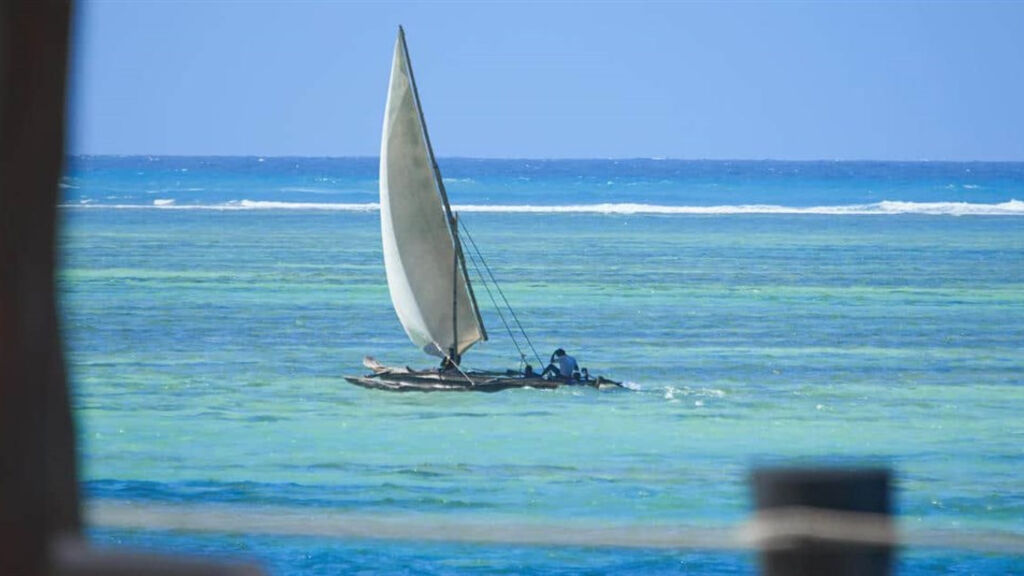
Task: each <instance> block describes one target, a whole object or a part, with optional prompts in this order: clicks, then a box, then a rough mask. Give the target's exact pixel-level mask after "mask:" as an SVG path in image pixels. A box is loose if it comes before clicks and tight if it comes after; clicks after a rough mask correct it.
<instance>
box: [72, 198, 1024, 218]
mask: <svg viewBox="0 0 1024 576" xmlns="http://www.w3.org/2000/svg"><path fill="white" fill-rule="evenodd" d="M60 207H61V208H66V209H76V208H77V209H92V210H97V209H108V210H111V209H113V210H118V209H119V210H209V211H250V210H252V211H256V210H260V211H278V210H297V211H335V212H376V211H378V210H380V205H379V204H377V203H373V202H367V203H362V204H351V203H347V204H341V203H321V202H281V201H269V200H232V201H229V202H223V203H220V204H177V203H175V201H174V200H173V199H169V198H158V199H156V200H154V201H153V203H152V204H96V203H93V202H86V203H79V204H68V203H65V204H61V205H60ZM452 209H453V210H455V211H456V212H476V213H492V214H607V215H631V214H638V215H642V214H650V215H698V216H733V215H780V214H781V215H821V216H891V215H904V214H918V215H925V216H1024V202H1022V201H1020V200H1009V201H1007V202H1002V203H998V204H972V203H968V202H900V201H891V200H885V201H882V202H877V203H874V204H848V205H836V206H782V205H776V204H738V205H718V206H674V205H661V204H640V203H603V204H566V205H552V206H545V205H536V204H508V205H505V204H457V205H453V206H452Z"/></svg>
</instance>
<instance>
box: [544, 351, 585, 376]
mask: <svg viewBox="0 0 1024 576" xmlns="http://www.w3.org/2000/svg"><path fill="white" fill-rule="evenodd" d="M548 374H554V375H555V378H560V379H562V380H570V381H571V380H579V379H580V365H579V364H578V363H577V362H576V359H575V358H573V357H572V356H569V355H568V354H566V353H565V350H562V349H561V348H559V349H558V350H555V352H554V354H552V355H551V361H550V363H549V364H548V366H547V368H545V369H544V371H543V372H541V373H540V377H541V378H543V377H545V376H547V375H548Z"/></svg>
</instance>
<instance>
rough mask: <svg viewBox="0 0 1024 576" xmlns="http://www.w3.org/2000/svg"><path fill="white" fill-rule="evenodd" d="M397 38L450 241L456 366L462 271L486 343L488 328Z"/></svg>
mask: <svg viewBox="0 0 1024 576" xmlns="http://www.w3.org/2000/svg"><path fill="white" fill-rule="evenodd" d="M398 35H399V36H400V37H401V39H402V50H403V51H404V52H405V62H406V65H407V66H408V67H409V84H411V85H412V94H413V98H415V99H416V111H417V112H418V113H419V115H420V126H422V127H423V140H424V141H425V142H426V144H427V154H428V155H429V156H430V164H431V166H432V167H433V169H434V182H435V183H436V184H437V191H438V194H440V196H441V204H442V205H443V206H444V213H445V216H446V218H445V219H446V220H447V222H448V234H449V236H451V239H452V249H453V250H452V251H453V252H454V258H453V260H454V261H453V263H452V346H451V349H450V350H449V352H450V354H449V359H450V360H451V361H452V362H454V363H455V364H458V363H459V360H460V359H459V358H458V356H459V354H458V351H459V325H458V319H459V316H458V306H459V302H458V296H459V284H458V273H459V270H460V269H461V270H462V277H463V280H465V282H466V289H467V290H468V291H469V298H470V300H472V302H473V311H474V312H475V313H476V319H477V322H478V323H479V325H480V332H481V333H482V334H483V339H484V340H487V329H486V328H484V322H483V319H482V318H481V317H480V307H479V306H478V305H477V303H476V295H475V294H474V293H473V285H472V283H471V282H470V281H469V274H467V273H466V259H465V257H464V256H463V255H462V243H461V242H460V241H459V229H458V224H457V223H456V217H455V215H454V214H453V213H452V207H451V204H449V202H448V192H447V191H446V190H445V188H444V180H443V179H442V178H441V169H440V168H438V167H437V158H435V157H434V147H433V146H432V145H431V144H430V133H429V132H428V131H427V120H426V118H424V116H423V107H422V106H420V93H419V89H417V88H416V76H415V75H414V74H413V72H412V59H411V58H410V57H409V47H408V45H406V43H405V29H404V28H402V27H401V26H399V27H398Z"/></svg>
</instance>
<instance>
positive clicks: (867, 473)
mask: <svg viewBox="0 0 1024 576" xmlns="http://www.w3.org/2000/svg"><path fill="white" fill-rule="evenodd" d="M751 483H752V485H753V491H754V497H755V498H756V502H757V504H756V505H757V512H756V515H755V523H756V526H757V529H756V530H755V532H756V536H755V539H756V540H757V541H758V545H759V548H760V549H761V569H762V573H764V574H766V575H769V576H773V575H783V574H786V575H802V574H830V575H842V574H851V575H852V574H857V575H865V576H870V575H885V574H889V573H890V571H891V565H892V549H893V544H894V542H895V541H896V536H895V529H894V527H893V524H892V520H891V515H890V514H891V502H890V493H889V488H890V474H889V471H888V470H885V469H875V468H872V469H841V468H836V469H829V468H789V469H787V468H776V469H763V470H757V471H755V472H754V474H753V477H752V479H751Z"/></svg>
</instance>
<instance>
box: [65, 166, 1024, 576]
mask: <svg viewBox="0 0 1024 576" xmlns="http://www.w3.org/2000/svg"><path fill="white" fill-rule="evenodd" d="M441 168H442V170H443V171H444V173H445V175H446V178H447V179H448V187H449V195H450V196H451V198H452V202H453V203H454V204H455V205H456V206H459V207H461V209H462V214H463V216H462V219H463V222H464V223H465V224H466V225H467V226H468V228H469V230H470V232H471V233H472V235H473V237H474V239H475V240H476V242H477V244H479V245H480V247H481V249H482V250H483V251H484V256H485V257H486V258H487V260H488V263H489V264H490V266H491V268H492V269H494V271H495V273H496V275H497V276H498V279H499V281H501V283H502V287H503V289H504V291H505V294H506V295H507V296H508V298H509V300H510V301H511V302H512V304H513V306H514V307H515V308H516V311H517V313H518V314H519V317H520V319H521V320H522V321H523V323H524V325H525V326H526V328H527V331H528V332H529V335H530V337H531V339H532V341H533V342H534V343H535V344H536V345H537V348H538V350H539V352H540V354H541V355H542V356H545V357H546V356H547V355H548V354H550V351H551V350H552V349H554V348H555V347H563V348H566V349H567V350H568V351H569V352H570V353H572V354H574V355H575V356H576V357H577V358H578V359H579V360H580V362H581V364H582V365H583V366H587V367H588V368H589V369H590V371H591V372H592V373H595V374H606V375H609V376H612V377H615V378H617V379H623V380H627V381H629V382H630V383H631V385H633V387H634V388H637V390H632V391H612V392H596V391H593V390H589V389H587V390H579V389H561V390H556V391H534V390H513V391H506V392H502V393H500V394H494V395H485V394H452V395H435V394H426V395H420V394H411V395H396V394H388V393H383V392H376V391H370V390H364V389H361V388H357V387H353V386H351V385H349V384H347V383H346V382H345V381H344V380H343V379H342V378H341V377H342V375H346V374H359V373H361V372H362V371H363V368H362V366H361V359H362V357H363V356H364V355H367V354H371V355H374V356H376V357H377V358H379V359H381V360H383V361H385V362H387V363H390V364H399V365H404V364H408V365H412V366H420V367H423V366H428V365H432V364H433V359H431V358H427V357H425V356H422V355H420V353H419V352H418V351H417V350H416V349H415V347H414V346H412V345H411V344H410V343H409V342H408V340H407V339H406V337H405V335H404V333H403V332H402V329H401V327H400V326H399V324H398V322H397V320H396V318H395V316H394V312H393V311H392V309H391V307H390V301H389V298H388V294H387V288H386V284H385V279H384V272H383V268H382V265H381V254H380V240H379V220H378V218H379V216H378V214H377V212H376V211H375V210H374V206H373V202H375V200H376V198H375V197H376V188H375V187H376V180H375V176H376V173H375V160H371V159H347V160H346V159H336V160H331V159H274V158H268V159H257V158H245V159H235V158H215V159H209V158H159V159H152V158H144V157H143V158H76V159H73V161H72V162H71V165H70V167H69V171H68V175H67V176H66V177H65V180H64V187H65V206H64V207H63V208H62V210H61V217H62V218H63V221H64V224H65V226H64V229H63V235H62V243H61V256H62V265H61V270H60V276H59V280H60V286H61V290H62V295H63V300H62V309H63V318H64V329H65V333H66V341H67V356H68V363H69V368H70V375H71V380H72V384H73V392H74V411H75V416H76V419H77V423H78V428H79V436H80V438H81V469H82V478H83V490H84V492H85V494H86V500H87V503H90V504H91V505H100V506H102V505H103V504H104V503H105V502H112V501H118V502H128V503H133V504H138V505H140V506H141V505H143V504H169V503H178V504H181V505H189V506H212V507H227V508H223V509H227V510H230V509H231V507H232V506H237V507H241V508H244V509H245V510H248V511H253V510H255V511H261V510H262V511H265V513H266V514H268V515H272V514H274V513H275V511H276V510H280V509H288V510H299V511H308V513H309V518H310V522H311V523H314V524H315V523H316V522H317V519H318V518H323V517H329V516H330V515H332V514H341V515H343V514H352V513H358V514H363V515H366V514H370V515H383V516H393V517H404V516H403V515H413V516H415V515H417V514H420V515H422V514H426V515H430V516H431V517H432V518H452V519H455V520H461V519H472V520H474V521H480V520H483V521H487V520H488V519H493V520H494V522H496V523H500V522H508V521H522V522H530V523H538V524H539V525H541V526H543V525H545V523H548V524H550V525H552V526H564V525H566V523H569V524H572V523H573V522H580V523H586V524H593V525H598V524H607V525H653V526H672V525H676V524H679V525H688V526H711V527H715V526H723V525H732V524H735V523H738V522H740V521H742V520H743V519H745V518H746V517H747V515H748V513H749V511H750V496H749V494H748V488H747V485H746V479H747V474H748V473H749V471H750V470H751V469H752V468H753V467H754V466H758V465H764V464H779V463H791V462H799V463H806V462H808V461H812V462H823V463H827V464H841V465H845V464H860V463H870V464H879V463H880V464H885V465H889V466H892V467H893V468H894V469H895V471H896V473H897V494H896V505H897V513H898V514H899V517H900V518H901V520H903V521H904V522H905V523H906V525H908V526H911V527H925V528H930V529H951V530H961V531H967V532H980V531H1002V532H1009V533H1014V534H1018V535H1024V520H1022V519H1024V481H1022V479H1021V474H1020V470H1021V464H1022V462H1024V419H1022V418H1021V417H1020V414H1021V412H1022V409H1024V348H1022V342H1024V218H1022V217H1021V216H1024V206H1022V204H1021V203H1020V202H1017V201H1016V200H1017V199H1021V198H1024V165H1021V164H934V163H926V164H884V163H772V162H764V163H727V162H679V161H651V160H638V161H620V162H615V161H547V162H537V161H483V160H449V161H445V162H442V166H441ZM961 214H964V215H961ZM481 292H482V291H481V290H480V289H479V288H478V298H480V299H481V302H482V308H483V310H482V313H483V317H484V321H485V324H486V325H487V326H488V327H489V330H490V333H491V336H492V339H491V341H489V342H486V343H482V344H479V345H478V346H477V347H476V348H474V349H473V350H472V351H471V352H470V353H468V354H467V356H466V363H467V365H469V366H471V367H474V368H516V367H517V361H518V357H517V355H516V353H515V349H514V346H513V344H512V342H511V340H510V339H509V337H508V335H507V334H504V333H503V330H502V328H501V322H500V321H499V320H498V318H497V316H496V315H495V312H494V310H493V307H492V306H491V305H490V303H489V302H488V301H487V299H486V295H485V293H481ZM268 517H269V516H268ZM91 533H92V535H93V537H94V539H96V540H97V541H98V542H99V543H101V544H128V545H132V546H141V547H145V548H153V549H157V550H171V551H186V552H193V553H201V554H212V555H225V554H226V555H242V556H247V557H250V558H255V559H257V560H258V561H261V562H263V563H265V564H266V565H267V566H268V568H270V569H271V570H272V572H273V573H276V574H330V573H338V572H340V571H345V572H351V571H360V570H363V571H371V572H372V571H387V572H396V571H409V572H416V573H419V572H431V573H452V572H484V573H489V572H541V573H562V572H564V573H579V572H594V573H605V572H642V573H658V572H678V571H686V572H690V573H706V574H717V573H749V572H752V571H754V570H756V561H755V558H754V557H753V556H752V555H749V554H743V553H730V552H713V551H706V552H690V551H685V550H684V551H665V550H643V549H640V550H625V549H593V548H574V547H540V546H522V545H500V544H486V545H485V544H452V543H438V542H432V541H429V540H428V539H423V540H413V541H408V540H402V541H390V540H365V539H358V538H356V539H351V538H350V539H344V538H343V539H325V538H313V537H297V536H291V537H288V536H274V535H266V534H260V533H259V531H258V530H253V531H251V533H250V532H247V531H246V530H245V529H237V530H234V531H232V532H230V533H216V532H215V533H207V534H198V533H187V532H186V533H182V532H174V531H166V530H148V531H137V530H128V529H118V528H111V527H105V526H102V525H98V526H95V527H94V528H93V529H92V530H91ZM900 567H901V573H910V574H917V573H932V572H935V571H946V572H953V573H964V574H974V573H988V572H1002V573H1009V572H1020V571H1022V570H1024V559H1022V558H1021V557H1019V556H1017V557H1014V556H1012V555H1002V556H1000V555H990V554H978V553H972V552H969V551H963V550H938V551H935V550H913V549H912V550H909V551H907V552H906V553H904V554H903V555H902V556H901V559H900Z"/></svg>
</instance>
